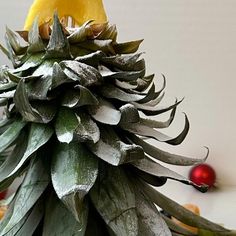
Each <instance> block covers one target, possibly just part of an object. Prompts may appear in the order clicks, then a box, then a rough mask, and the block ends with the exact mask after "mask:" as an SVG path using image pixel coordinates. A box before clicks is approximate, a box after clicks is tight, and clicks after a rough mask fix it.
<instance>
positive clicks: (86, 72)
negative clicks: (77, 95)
mask: <svg viewBox="0 0 236 236" xmlns="http://www.w3.org/2000/svg"><path fill="white" fill-rule="evenodd" d="M60 66H61V67H62V68H67V69H68V70H69V71H71V72H72V73H73V74H74V75H75V76H73V78H71V79H73V80H78V81H79V82H80V84H81V85H82V86H84V87H88V86H92V85H100V84H101V82H102V76H101V75H100V73H99V72H98V70H96V69H95V68H94V67H92V66H89V65H86V64H84V63H81V62H78V61H62V62H61V63H60ZM64 72H65V73H66V71H65V70H64ZM66 74H67V73H66ZM76 76H77V77H76ZM69 77H70V76H69Z"/></svg>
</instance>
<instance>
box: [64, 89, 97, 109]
mask: <svg viewBox="0 0 236 236" xmlns="http://www.w3.org/2000/svg"><path fill="white" fill-rule="evenodd" d="M75 88H76V89H73V90H68V91H66V92H65V94H64V96H63V98H62V106H65V107H69V108H74V107H81V106H87V105H98V100H97V98H96V97H95V96H94V95H93V94H92V92H90V90H89V89H87V88H85V87H83V86H81V85H76V86H75Z"/></svg>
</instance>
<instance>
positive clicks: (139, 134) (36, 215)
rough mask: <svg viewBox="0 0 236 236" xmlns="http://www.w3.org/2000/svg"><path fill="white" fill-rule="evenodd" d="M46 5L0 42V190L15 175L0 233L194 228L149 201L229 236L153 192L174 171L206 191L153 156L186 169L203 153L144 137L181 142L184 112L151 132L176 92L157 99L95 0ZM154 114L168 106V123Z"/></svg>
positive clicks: (141, 233)
mask: <svg viewBox="0 0 236 236" xmlns="http://www.w3.org/2000/svg"><path fill="white" fill-rule="evenodd" d="M51 2H57V5H53V4H52V5H49V9H48V11H47V12H46V13H45V12H43V13H42V15H40V14H38V13H41V12H42V10H43V9H40V7H41V8H45V7H46V5H47V3H45V4H44V1H36V2H35V3H34V5H33V6H32V8H31V11H30V13H29V16H28V18H27V21H26V25H25V31H20V32H13V31H11V30H10V29H8V28H7V30H6V48H5V47H3V46H2V45H1V46H0V47H1V50H2V52H3V53H5V54H6V56H7V57H8V58H9V59H10V60H11V62H12V64H13V67H14V68H13V69H11V68H8V67H6V66H2V67H1V70H0V105H1V106H2V107H4V108H5V116H4V117H3V118H2V120H1V122H0V132H1V138H0V152H1V163H2V164H1V166H0V191H3V190H4V189H6V188H8V187H9V186H10V185H11V183H12V182H13V181H14V180H15V179H16V178H17V177H18V176H24V178H23V181H22V183H21V185H20V186H19V188H18V190H17V191H16V193H15V195H14V196H13V197H12V199H11V201H10V204H9V206H8V211H7V213H6V215H5V217H4V219H3V220H2V221H1V222H0V236H3V235H17V236H19V235H22V236H30V235H43V236H54V235H55V236H72V235H76V236H80V235H86V236H94V235H118V236H135V235H138V236H152V235H163V236H168V235H194V234H193V233H191V232H189V231H188V230H186V229H184V228H182V227H181V226H179V225H177V224H176V223H175V222H174V221H172V220H171V219H170V218H168V217H166V216H165V215H163V214H162V213H160V212H159V211H158V209H157V208H156V205H158V206H159V207H160V208H162V209H163V210H164V211H165V212H167V213H169V214H170V215H171V216H173V217H175V218H176V219H178V220H180V221H182V222H184V223H185V224H188V225H190V226H193V227H197V228H199V229H205V230H208V231H211V232H215V233H216V235H235V233H234V232H232V231H230V230H227V229H225V228H223V227H222V226H220V225H217V224H215V223H212V222H210V221H209V220H207V219H204V218H202V217H200V216H198V215H195V214H193V213H192V212H190V211H188V210H187V209H185V208H184V207H182V206H180V205H179V204H178V203H176V202H174V201H173V200H171V199H169V198H168V197H167V196H164V195H163V194H161V193H160V192H159V191H157V190H156V189H154V188H153V186H155V187H159V186H162V185H164V184H165V183H166V182H167V180H168V179H173V180H176V181H179V182H181V183H184V184H187V185H193V186H194V187H195V188H197V189H198V190H200V191H203V192H204V191H206V190H207V186H198V185H195V184H194V183H192V182H191V181H189V180H188V179H186V178H185V177H183V176H181V175H179V174H178V173H175V172H174V171H172V170H171V169H168V168H166V167H164V166H163V165H162V164H161V162H165V163H168V164H170V165H182V166H191V165H194V164H197V163H201V162H204V160H205V159H206V158H202V159H200V158H190V157H185V156H180V155H176V154H172V153H168V152H166V151H163V150H161V149H159V148H157V147H156V146H152V145H151V144H149V143H148V141H147V138H151V139H155V140H156V141H157V143H158V142H165V143H167V144H170V145H178V144H181V143H182V141H183V140H184V139H185V137H186V135H187V133H188V130H189V120H188V118H187V116H186V115H185V126H184V128H183V131H182V132H181V133H180V134H178V135H177V136H176V137H169V136H167V135H166V134H164V132H162V129H165V128H168V127H169V126H170V125H171V123H172V121H173V119H174V117H175V113H176V109H177V106H178V105H179V104H180V103H181V101H182V100H177V101H176V102H174V103H173V104H171V105H169V106H166V107H162V106H160V103H161V100H162V99H163V96H164V92H163V91H164V89H165V85H166V80H165V78H164V77H163V86H162V87H161V89H159V90H156V87H155V86H156V85H155V83H154V75H145V61H144V59H142V53H137V50H138V48H139V45H140V44H141V42H142V40H136V41H131V42H124V43H119V42H117V30H116V27H115V26H114V25H110V24H108V23H106V22H105V21H106V15H105V13H103V12H104V10H103V6H102V2H101V1H100V0H98V1H75V2H77V5H78V4H79V3H81V4H82V5H81V9H85V10H84V11H83V12H82V11H80V10H78V9H79V6H77V5H76V7H75V8H72V9H71V7H70V6H69V5H67V8H65V7H64V5H63V4H65V1H64V3H63V2H62V1H61V3H60V1H51ZM85 2H86V3H88V5H87V6H84V5H83V4H84V3H85ZM91 5H92V7H93V9H97V11H96V12H97V16H98V17H97V16H96V14H95V13H94V14H95V16H94V15H93V14H92V12H93V11H92V10H91ZM56 6H57V7H56ZM83 7H84V8H83ZM55 8H56V9H57V10H58V14H57V13H55V14H54V17H53V20H52V19H51V18H50V17H51V14H52V11H54V10H55ZM63 9H67V10H68V9H69V10H68V11H67V10H65V12H63ZM75 11H78V12H75ZM88 12H89V14H88ZM99 12H101V14H99ZM64 13H65V14H64ZM37 14H38V17H36V18H35V20H34V22H32V19H33V18H34V16H35V15H37ZM68 14H69V16H68ZM68 17H71V18H72V20H73V21H72V22H74V23H73V24H71V25H68ZM88 17H89V18H90V17H91V20H90V19H89V18H88ZM93 20H95V22H93ZM75 25H79V26H76V27H74V26H75ZM163 113H170V114H169V118H168V120H166V121H160V119H158V116H159V115H161V114H163ZM153 116H155V119H153V118H152V117H153ZM206 156H207V155H206Z"/></svg>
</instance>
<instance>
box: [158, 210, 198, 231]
mask: <svg viewBox="0 0 236 236" xmlns="http://www.w3.org/2000/svg"><path fill="white" fill-rule="evenodd" d="M162 218H163V219H164V220H165V222H166V224H167V225H168V227H169V228H170V229H171V230H172V231H174V232H176V233H180V234H182V235H186V236H196V234H194V233H192V232H190V231H189V230H187V229H185V228H183V227H181V226H180V225H178V224H176V223H175V222H174V221H173V220H172V219H170V218H168V217H166V216H165V215H162Z"/></svg>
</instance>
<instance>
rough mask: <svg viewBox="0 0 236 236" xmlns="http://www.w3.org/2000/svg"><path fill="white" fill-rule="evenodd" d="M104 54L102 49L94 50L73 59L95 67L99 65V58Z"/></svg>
mask: <svg viewBox="0 0 236 236" xmlns="http://www.w3.org/2000/svg"><path fill="white" fill-rule="evenodd" d="M105 56H106V54H105V53H103V52H102V51H96V52H93V53H89V54H87V55H85V56H79V57H76V58H75V60H76V61H78V62H81V63H85V64H87V65H89V66H93V67H95V68H97V67H98V66H99V62H100V60H101V59H102V58H103V57H105Z"/></svg>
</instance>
